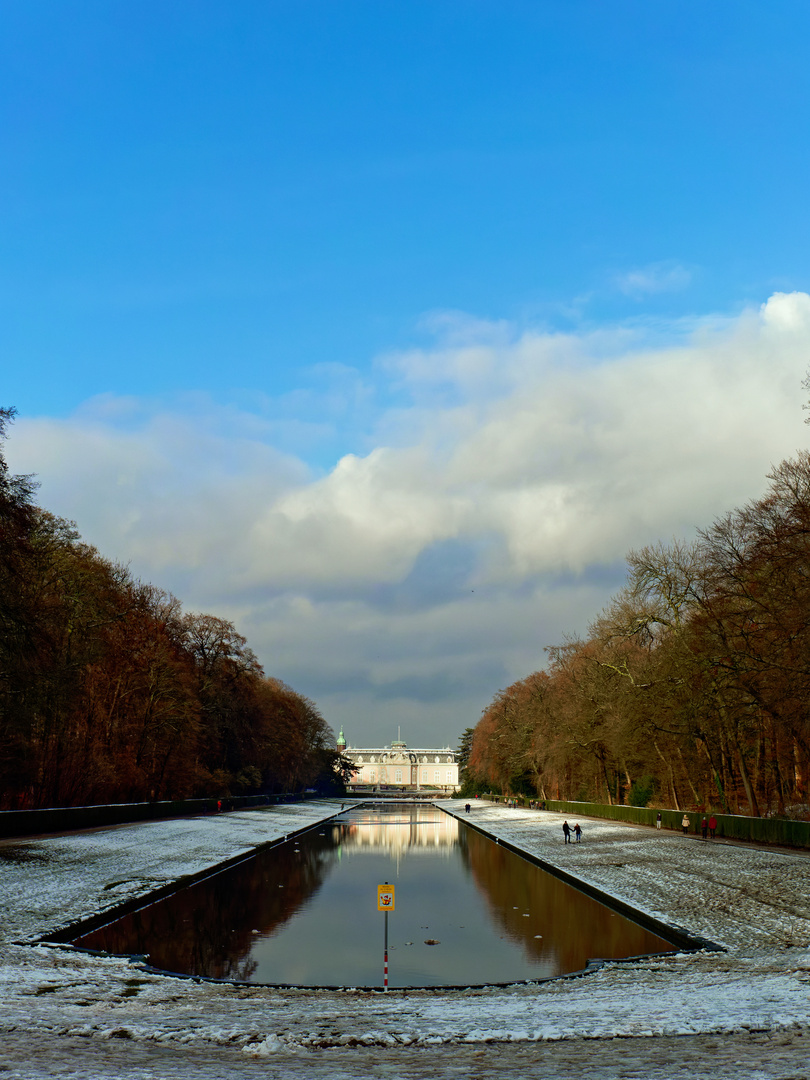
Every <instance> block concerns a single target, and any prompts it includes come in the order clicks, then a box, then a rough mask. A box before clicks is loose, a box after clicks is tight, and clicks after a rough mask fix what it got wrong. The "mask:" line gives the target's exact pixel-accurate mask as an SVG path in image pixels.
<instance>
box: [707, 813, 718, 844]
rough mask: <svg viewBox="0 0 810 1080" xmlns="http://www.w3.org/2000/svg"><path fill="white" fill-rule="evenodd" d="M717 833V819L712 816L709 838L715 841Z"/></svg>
mask: <svg viewBox="0 0 810 1080" xmlns="http://www.w3.org/2000/svg"><path fill="white" fill-rule="evenodd" d="M716 832H717V818H716V817H715V816H714V814H712V816H711V817H710V818H709V838H710V839H711V840H714V834H715V833H716Z"/></svg>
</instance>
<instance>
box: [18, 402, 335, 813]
mask: <svg viewBox="0 0 810 1080" xmlns="http://www.w3.org/2000/svg"><path fill="white" fill-rule="evenodd" d="M13 417H14V411H13V410H11V409H6V410H0V438H1V437H4V436H5V435H6V433H7V427H8V424H9V423H10V422H11V420H12V419H13ZM35 490H36V488H35V484H34V483H33V482H32V480H31V478H30V477H20V476H13V475H11V474H10V472H9V470H8V467H7V465H6V462H5V460H4V458H3V457H2V455H1V454H0V806H2V807H3V808H6V809H8V808H21V807H41V806H71V805H81V804H86V803H96V802H117V801H128V800H141V799H165V798H178V797H185V796H193V795H197V796H200V795H218V796H219V795H226V796H227V795H232V794H244V793H262V792H266V793H270V792H278V791H295V790H299V789H301V788H303V787H309V786H319V787H320V788H321V789H323V790H340V788H341V782H342V771H341V770H342V763H341V762H340V760H339V756H338V755H337V753H336V751H335V749H334V738H333V736H332V732H331V730H330V729H329V727H328V726H327V724H326V723H325V721H324V719H323V717H322V716H321V714H320V713H319V711H318V709H317V707H316V706H315V705H314V703H313V702H311V701H309V700H308V699H307V698H304V697H302V696H301V695H300V694H297V693H295V691H294V690H292V689H291V688H290V687H288V686H286V685H284V684H283V683H281V682H279V681H278V680H275V679H270V678H267V677H266V676H265V674H264V672H263V670H262V668H261V666H260V665H259V663H258V661H257V659H256V657H255V655H254V654H253V652H252V651H251V650H250V648H249V647H248V644H247V642H246V640H245V639H244V638H243V637H242V636H241V635H240V634H239V633H237V631H236V629H235V628H234V626H233V625H232V624H231V623H230V622H228V621H226V620H224V619H220V618H216V617H215V616H212V615H201V614H189V613H184V612H183V610H182V607H181V604H180V602H179V601H178V600H177V599H176V598H175V597H173V596H171V595H170V594H168V593H166V592H164V591H163V590H161V589H158V588H156V587H155V586H153V585H149V584H144V583H143V582H140V581H137V580H135V579H134V578H133V577H132V575H131V574H130V572H129V570H128V569H127V568H126V567H123V566H121V565H119V564H117V563H113V562H110V561H109V560H107V559H105V558H103V557H102V556H101V555H100V554H99V553H98V552H97V551H96V550H95V549H94V548H92V547H91V546H89V545H88V544H85V543H83V542H82V540H81V538H80V536H79V535H78V533H77V532H76V529H75V527H74V526H73V525H72V524H71V523H70V522H66V521H63V520H62V519H60V518H57V517H54V516H53V515H51V514H49V513H47V512H46V511H44V510H42V509H40V508H39V507H37V506H36V504H35V501H34V496H35Z"/></svg>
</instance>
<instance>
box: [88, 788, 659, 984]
mask: <svg viewBox="0 0 810 1080" xmlns="http://www.w3.org/2000/svg"><path fill="white" fill-rule="evenodd" d="M386 881H388V882H391V883H392V884H393V885H394V886H395V889H396V908H395V910H394V911H393V912H392V913H391V914H390V915H389V917H388V941H389V973H390V974H389V985H390V986H392V987H405V986H442V985H465V986H466V985H476V984H482V983H494V982H500V983H503V982H513V981H519V980H522V979H537V978H544V977H548V976H552V975H558V974H561V973H564V972H568V971H578V970H580V969H581V968H583V967H585V965H586V964H587V962H588V960H589V959H590V958H595V957H600V958H604V959H609V958H610V959H615V958H619V957H623V956H636V955H639V954H642V953H651V952H663V951H667V950H671V949H672V945H671V944H669V943H668V942H666V941H664V940H662V939H661V938H659V937H656V936H655V935H654V934H652V933H650V932H649V931H647V930H645V929H643V928H642V927H641V926H638V925H637V924H635V923H633V922H631V921H630V920H628V919H625V918H624V917H623V916H621V915H618V914H616V913H615V912H612V911H610V910H609V909H608V908H606V907H604V906H603V905H602V904H600V903H598V902H597V901H596V900H592V899H591V898H590V897H588V896H585V895H584V894H583V893H580V892H578V891H577V890H576V889H573V888H572V887H571V886H569V885H566V884H565V883H564V882H562V881H560V880H559V879H557V878H555V877H553V876H552V875H550V874H547V873H545V872H544V871H542V870H540V869H539V868H538V867H536V866H533V865H532V864H531V863H529V862H527V861H526V860H525V859H521V858H520V857H519V856H517V855H515V854H513V853H512V852H510V851H508V850H506V849H505V848H503V847H501V846H500V845H498V844H495V843H494V842H493V841H491V840H489V839H488V838H487V837H485V836H482V835H481V834H480V833H478V832H475V831H474V830H473V829H468V828H466V826H465V825H464V824H463V823H460V822H458V821H457V820H456V819H455V818H452V817H450V816H449V815H447V814H444V813H442V811H440V810H438V809H436V808H435V807H432V806H409V805H398V806H397V805H394V806H391V805H388V806H384V807H383V808H381V809H379V810H374V809H371V808H360V809H354V810H351V811H348V812H347V813H345V814H341V815H340V817H338V818H336V819H334V821H332V822H329V823H324V824H322V825H320V826H317V827H316V828H315V829H313V830H312V831H310V832H308V833H306V834H305V835H303V836H301V837H299V838H298V839H296V840H290V841H288V842H287V843H286V844H283V845H281V846H279V847H276V848H273V849H271V850H267V851H264V852H259V853H258V854H257V855H256V856H255V858H252V859H250V860H248V861H246V862H244V863H241V864H240V865H239V866H236V867H233V868H232V869H230V870H225V871H222V872H221V873H219V874H216V875H214V876H212V877H210V878H206V879H205V880H204V881H201V882H198V883H197V884H196V885H192V886H190V887H189V888H187V889H182V890H180V891H179V892H177V893H174V894H173V895H172V896H169V897H167V898H166V899H164V900H160V901H158V902H157V903H155V904H153V905H151V906H150V907H147V908H142V909H141V910H140V911H137V912H134V913H133V914H131V915H126V916H124V917H123V918H121V919H119V920H117V921H116V922H113V923H110V924H108V925H107V926H105V927H102V928H101V929H100V930H96V931H94V932H93V933H92V934H87V935H85V936H84V937H82V938H79V939H77V940H76V941H75V944H77V945H80V946H82V947H84V948H90V949H101V950H104V951H107V952H114V953H147V954H148V956H149V963H150V964H152V965H153V966H154V967H157V968H161V969H163V970H165V971H174V972H180V973H184V974H188V975H202V976H208V977H213V978H221V979H235V980H239V981H242V982H254V983H292V984H296V985H300V986H358V987H360V986H381V985H382V972H383V923H384V918H385V917H384V915H383V914H382V913H381V912H378V911H377V886H378V885H381V884H382V883H383V882H386ZM428 941H432V942H437V944H427V942H428Z"/></svg>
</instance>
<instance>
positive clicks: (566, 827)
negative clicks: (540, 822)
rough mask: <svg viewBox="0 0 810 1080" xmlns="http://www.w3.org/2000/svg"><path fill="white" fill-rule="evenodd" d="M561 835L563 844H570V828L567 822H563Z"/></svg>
mask: <svg viewBox="0 0 810 1080" xmlns="http://www.w3.org/2000/svg"><path fill="white" fill-rule="evenodd" d="M563 835H564V836H565V843H566V844H570V843H571V826H570V825H569V824H568V822H567V821H564V822H563Z"/></svg>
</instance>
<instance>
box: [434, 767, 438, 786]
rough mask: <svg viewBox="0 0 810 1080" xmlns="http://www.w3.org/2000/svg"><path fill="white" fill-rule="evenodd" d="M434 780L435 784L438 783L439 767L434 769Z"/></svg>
mask: <svg viewBox="0 0 810 1080" xmlns="http://www.w3.org/2000/svg"><path fill="white" fill-rule="evenodd" d="M433 782H434V784H438V782H439V770H438V769H436V770H434V773H433Z"/></svg>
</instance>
